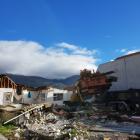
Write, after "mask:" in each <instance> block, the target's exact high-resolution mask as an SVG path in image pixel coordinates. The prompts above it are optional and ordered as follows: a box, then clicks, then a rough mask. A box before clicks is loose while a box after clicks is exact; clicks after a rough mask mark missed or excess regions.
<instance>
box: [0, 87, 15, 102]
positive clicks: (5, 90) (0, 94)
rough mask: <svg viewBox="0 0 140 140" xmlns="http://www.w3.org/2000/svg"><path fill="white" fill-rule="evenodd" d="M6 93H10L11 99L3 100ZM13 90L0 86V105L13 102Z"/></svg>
mask: <svg viewBox="0 0 140 140" xmlns="http://www.w3.org/2000/svg"><path fill="white" fill-rule="evenodd" d="M7 93H10V94H11V99H10V100H9V101H6V100H5V95H6V94H7ZM13 95H14V90H13V89H12V88H0V105H6V104H9V103H12V102H13Z"/></svg>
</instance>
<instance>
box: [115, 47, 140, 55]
mask: <svg viewBox="0 0 140 140" xmlns="http://www.w3.org/2000/svg"><path fill="white" fill-rule="evenodd" d="M139 51H140V49H126V48H124V49H120V50H116V52H119V53H122V54H123V55H128V54H132V53H136V52H139Z"/></svg>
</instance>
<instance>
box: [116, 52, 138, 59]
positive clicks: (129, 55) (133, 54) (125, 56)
mask: <svg viewBox="0 0 140 140" xmlns="http://www.w3.org/2000/svg"><path fill="white" fill-rule="evenodd" d="M139 54H140V52H136V53H131V54H127V55H124V56H120V57H118V58H116V59H115V60H118V59H123V58H127V57H131V56H135V55H139Z"/></svg>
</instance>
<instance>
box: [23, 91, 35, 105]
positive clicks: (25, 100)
mask: <svg viewBox="0 0 140 140" xmlns="http://www.w3.org/2000/svg"><path fill="white" fill-rule="evenodd" d="M29 92H30V95H31V97H30V98H29V95H28V94H29ZM22 95H23V96H22V103H24V104H32V103H33V93H32V91H28V90H27V89H25V90H23V91H22Z"/></svg>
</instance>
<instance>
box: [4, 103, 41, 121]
mask: <svg viewBox="0 0 140 140" xmlns="http://www.w3.org/2000/svg"><path fill="white" fill-rule="evenodd" d="M43 106H44V104H41V105H37V106H35V107H33V108H31V109H29V110H27V111H25V112H23V113H22V114H20V115H18V116H16V117H14V118H12V119H10V120H8V121H6V122H4V123H3V124H7V123H9V122H11V121H13V120H15V119H17V118H19V117H20V116H22V115H24V114H26V113H28V112H30V111H32V110H34V109H39V108H41V107H43Z"/></svg>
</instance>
